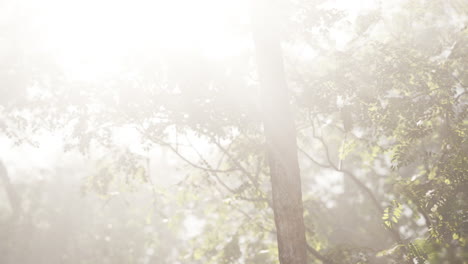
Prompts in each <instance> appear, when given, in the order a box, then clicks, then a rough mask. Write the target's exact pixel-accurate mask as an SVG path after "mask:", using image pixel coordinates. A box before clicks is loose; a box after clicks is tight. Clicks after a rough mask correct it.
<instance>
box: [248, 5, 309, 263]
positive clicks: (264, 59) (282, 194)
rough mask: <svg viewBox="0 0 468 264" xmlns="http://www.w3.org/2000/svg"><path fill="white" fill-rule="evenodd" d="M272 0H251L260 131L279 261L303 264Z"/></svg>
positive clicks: (290, 128) (294, 162)
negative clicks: (265, 157)
mask: <svg viewBox="0 0 468 264" xmlns="http://www.w3.org/2000/svg"><path fill="white" fill-rule="evenodd" d="M276 4H277V1H271V0H255V1H254V4H253V8H252V10H253V12H252V24H253V38H254V42H255V51H256V56H257V69H258V76H259V79H260V85H261V97H262V107H263V122H264V133H265V137H266V142H267V155H268V161H269V167H270V177H271V184H272V194H273V211H274V215H275V225H276V229H277V240H278V249H279V260H280V263H281V264H306V261H307V260H306V258H307V253H306V246H307V245H306V238H305V228H304V219H303V207H302V191H301V178H300V171H299V162H298V158H297V143H296V130H295V127H294V121H293V117H292V114H291V110H290V106H289V99H288V93H287V86H286V78H285V73H284V68H283V58H282V51H281V46H280V41H279V36H278V27H276V26H275V23H277V21H279V18H278V16H277V15H275V13H274V10H275V9H277V6H275V5H276Z"/></svg>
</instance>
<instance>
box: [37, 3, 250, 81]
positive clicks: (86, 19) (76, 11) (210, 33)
mask: <svg viewBox="0 0 468 264" xmlns="http://www.w3.org/2000/svg"><path fill="white" fill-rule="evenodd" d="M244 2H245V1H227V0H199V1H188V0H177V1H160V0H156V1H154V0H153V1H150V0H136V1H135V0H132V1H130V0H120V1H110V0H99V1H95V0H82V1H70V0H68V1H63V0H47V1H41V2H38V3H36V4H35V5H37V6H35V8H37V10H35V14H36V15H37V14H39V15H37V18H36V19H37V21H35V23H36V24H37V27H38V28H39V30H40V31H41V34H42V35H43V37H42V38H43V41H44V42H45V43H44V45H45V46H46V47H49V48H50V49H51V51H50V52H51V54H52V55H53V56H54V58H55V59H56V62H57V63H58V65H59V66H60V67H61V68H62V69H63V70H64V72H65V73H66V74H67V75H68V76H67V77H69V78H71V79H76V80H85V81H95V80H97V79H100V78H103V77H105V76H108V75H112V74H116V73H117V72H118V71H119V70H121V69H122V67H125V66H126V65H125V63H126V62H128V61H129V60H134V59H135V58H139V57H140V58H141V57H142V58H145V57H148V56H156V57H161V56H165V55H166V54H168V53H170V54H171V56H174V53H175V55H176V56H177V53H181V54H182V53H183V52H187V50H197V52H201V53H202V54H204V55H206V56H208V57H211V58H213V59H221V58H224V57H227V56H234V55H236V53H237V52H238V50H239V47H240V46H241V47H242V43H239V41H240V40H239V39H236V37H235V36H233V35H232V34H231V35H228V34H227V33H226V32H228V31H230V32H232V31H233V30H226V29H228V28H229V29H232V28H233V27H236V26H237V27H238V26H239V25H242V24H246V23H248V17H247V12H246V11H247V7H246V5H245V3H244ZM234 21H235V23H234ZM239 22H240V23H239ZM234 31H235V28H234Z"/></svg>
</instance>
